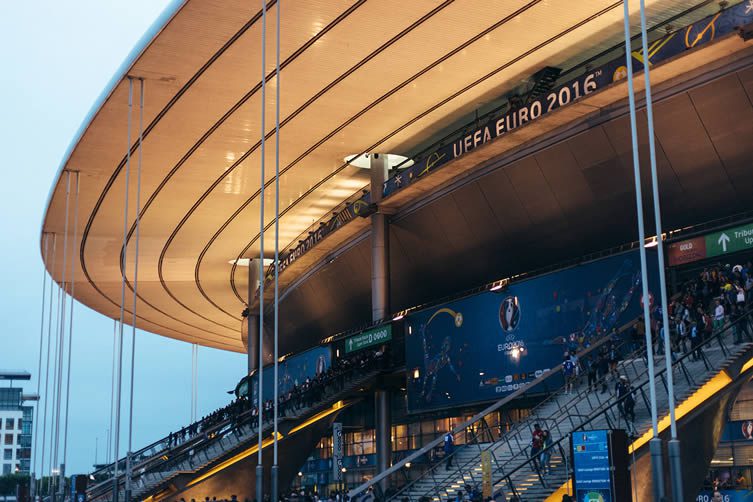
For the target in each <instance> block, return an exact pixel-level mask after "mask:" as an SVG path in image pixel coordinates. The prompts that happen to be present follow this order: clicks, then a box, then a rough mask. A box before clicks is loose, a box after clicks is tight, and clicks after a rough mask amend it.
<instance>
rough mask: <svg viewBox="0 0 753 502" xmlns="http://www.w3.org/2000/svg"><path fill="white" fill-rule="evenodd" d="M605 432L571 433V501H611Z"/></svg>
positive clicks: (607, 444) (607, 443) (607, 446)
mask: <svg viewBox="0 0 753 502" xmlns="http://www.w3.org/2000/svg"><path fill="white" fill-rule="evenodd" d="M607 439H608V438H607V431H604V430H602V431H582V432H574V433H573V434H572V446H573V472H574V478H575V500H578V501H581V500H583V501H598V502H612V500H614V497H613V494H612V478H611V472H612V469H611V468H610V465H609V464H610V462H609V441H608V440H607Z"/></svg>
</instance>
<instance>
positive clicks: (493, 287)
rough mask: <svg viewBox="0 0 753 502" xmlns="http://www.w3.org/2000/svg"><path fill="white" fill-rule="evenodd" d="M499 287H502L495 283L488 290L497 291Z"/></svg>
mask: <svg viewBox="0 0 753 502" xmlns="http://www.w3.org/2000/svg"><path fill="white" fill-rule="evenodd" d="M500 289H502V285H501V284H495V285H494V286H492V287H491V288H490V289H489V291H498V290H500Z"/></svg>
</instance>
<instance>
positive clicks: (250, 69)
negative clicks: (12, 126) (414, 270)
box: [43, 0, 735, 351]
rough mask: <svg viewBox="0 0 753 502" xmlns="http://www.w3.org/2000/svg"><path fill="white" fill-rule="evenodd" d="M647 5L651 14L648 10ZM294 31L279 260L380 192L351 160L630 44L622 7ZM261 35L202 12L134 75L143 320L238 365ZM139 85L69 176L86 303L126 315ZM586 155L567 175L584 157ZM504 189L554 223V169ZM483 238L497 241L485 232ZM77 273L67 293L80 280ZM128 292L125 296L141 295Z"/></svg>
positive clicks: (498, 6) (285, 55)
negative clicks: (537, 75) (312, 228)
mask: <svg viewBox="0 0 753 502" xmlns="http://www.w3.org/2000/svg"><path fill="white" fill-rule="evenodd" d="M633 4H634V9H637V6H638V2H633ZM647 4H648V12H649V16H650V18H651V19H652V22H653V21H657V20H661V19H667V18H669V17H671V16H673V15H675V14H677V13H678V12H681V11H682V10H684V9H686V8H687V7H688V2H687V1H683V0H649V1H648V2H647ZM252 5H253V8H252ZM269 6H270V10H269V12H268V14H267V24H268V26H267V35H268V40H267V49H266V67H265V68H264V73H265V74H266V75H267V99H266V117H267V122H266V124H265V131H266V134H267V135H268V143H267V148H266V155H265V159H264V161H265V165H266V178H265V179H266V181H267V183H271V181H272V175H273V167H274V159H275V156H274V148H273V145H274V137H273V134H274V122H273V117H274V110H275V98H274V96H275V90H276V86H277V84H278V82H277V78H276V76H275V74H274V62H275V57H274V56H275V54H274V47H275V43H276V40H275V30H274V27H275V25H276V5H275V2H274V0H272V1H271V2H270V3H269ZM635 17H637V16H635ZM280 23H281V33H282V38H281V40H280V45H281V61H282V70H281V74H280V93H281V97H280V113H281V119H282V126H281V132H280V152H281V153H280V168H281V170H282V172H283V175H282V178H281V187H280V201H281V209H282V210H283V212H284V216H283V217H282V219H281V239H280V247H281V248H282V247H284V246H285V245H287V244H288V243H289V242H291V241H294V240H295V239H296V238H297V237H298V236H299V234H300V233H301V232H302V231H304V230H305V229H306V228H307V227H308V226H309V225H310V224H311V223H312V222H314V221H316V220H318V219H319V218H320V217H321V216H323V215H324V214H326V213H328V212H329V211H330V210H331V209H332V208H333V207H334V206H336V205H337V204H338V203H339V202H341V201H342V200H344V199H345V198H347V197H348V196H350V195H351V194H353V193H355V192H356V191H358V190H360V189H361V188H362V187H363V186H365V185H366V184H367V183H368V179H367V178H368V176H367V175H366V174H365V173H364V172H362V171H360V170H359V169H357V168H354V167H350V166H345V165H343V162H342V159H343V157H345V156H346V155H348V154H352V153H358V152H364V151H383V152H394V153H405V152H407V151H409V150H410V149H411V148H412V147H414V146H415V145H417V144H419V143H421V142H424V141H426V140H427V139H428V138H431V137H432V136H433V135H434V134H436V132H437V131H439V130H440V129H441V128H442V127H443V124H446V123H448V122H451V121H454V120H457V119H458V118H460V117H462V116H463V115H466V114H468V113H469V112H471V111H472V110H473V109H475V108H476V107H478V106H479V104H482V103H485V102H488V101H489V100H492V99H495V98H497V97H498V96H499V95H501V94H502V93H504V92H505V91H506V90H509V89H511V88H514V87H515V86H517V85H519V83H520V81H521V80H522V79H524V78H526V77H528V76H529V75H531V74H532V73H534V72H535V71H537V70H539V69H540V68H541V67H543V66H546V65H554V66H558V65H563V66H567V65H569V64H572V63H573V62H574V61H576V60H578V59H582V58H583V57H584V54H587V53H597V52H599V51H600V50H601V49H603V48H604V47H608V46H610V45H612V44H615V43H617V42H619V40H620V39H621V37H622V31H621V30H622V4H621V3H620V2H616V1H614V0H582V1H578V2H573V1H564V0H559V1H555V0H486V1H484V2H479V1H477V0H445V1H440V0H417V1H411V2H406V1H405V0H368V1H366V0H357V1H356V0H307V1H305V2H303V1H293V2H283V4H282V18H281V20H280ZM634 24H635V23H634ZM261 31H262V22H261V11H260V10H259V5H258V3H257V2H248V1H246V0H243V1H240V0H189V1H187V2H185V3H184V4H183V5H182V6H181V8H180V9H179V10H178V11H177V12H176V13H175V15H174V16H173V17H172V18H171V19H170V21H169V22H168V23H167V24H166V26H164V28H163V29H162V30H161V31H160V32H159V34H158V35H157V36H156V37H155V38H154V39H153V40H152V41H151V42H150V43H149V45H148V46H147V47H146V48H145V49H144V50H143V51H142V52H141V53H140V55H139V56H138V58H137V59H136V60H135V62H134V63H133V64H132V66H131V67H130V69H129V70H128V72H127V75H128V76H131V77H137V78H143V79H145V86H146V92H145V95H144V101H145V107H144V126H145V129H144V142H143V152H142V154H143V172H142V190H141V207H142V211H141V215H142V216H141V230H140V235H141V237H140V250H139V277H138V279H139V281H138V292H139V305H138V312H139V319H138V323H137V324H138V326H139V327H140V328H143V329H145V330H148V331H151V332H155V333H159V334H162V335H166V336H170V337H173V338H177V339H181V340H185V341H189V342H196V343H199V344H202V345H207V346H212V347H217V348H222V349H227V350H235V351H243V345H242V342H241V339H240V313H241V311H242V310H243V308H244V303H245V301H246V297H247V291H246V289H247V278H246V277H245V269H242V268H237V269H235V270H233V267H231V265H229V264H228V261H229V260H233V259H235V258H236V257H238V256H246V257H252V256H258V254H259V212H260V203H261V200H260V195H259V185H260V166H261V161H262V159H261V158H260V155H261V152H260V150H261V149H260V148H259V142H260V136H261V127H260V115H261V103H262V101H261V90H260V87H261ZM125 77H126V76H125V75H124V76H123V79H122V80H120V81H119V83H117V85H116V86H115V87H114V88H113V89H112V92H111V93H110V95H109V97H108V98H107V99H106V101H105V102H104V104H103V105H102V107H101V108H100V109H99V111H98V112H97V113H96V115H94V117H93V119H92V120H91V122H90V123H89V124H88V125H87V128H86V130H85V133H84V134H83V136H82V137H81V138H80V140H79V141H78V143H77V144H76V145H75V146H74V148H73V149H72V153H71V155H70V157H69V158H68V159H67V160H66V162H65V164H64V166H63V167H64V168H65V169H68V170H73V171H78V172H79V173H80V198H79V224H78V228H76V233H77V236H78V240H77V242H75V243H73V242H72V241H73V239H72V238H69V245H70V247H69V249H68V256H75V257H76V265H75V280H76V297H77V298H78V299H79V300H80V301H81V302H83V303H84V304H86V305H88V306H89V307H91V308H93V309H95V310H96V311H99V312H101V313H103V314H104V315H107V316H109V317H114V318H116V317H118V315H119V309H120V303H121V293H120V288H121V269H120V258H119V257H120V255H121V252H122V240H123V211H124V203H125V200H126V199H125V188H126V187H125V165H126V160H125V159H126V157H125V154H126V147H127V144H128V143H127V138H128V130H127V129H128V126H127V123H128V119H127V117H128V105H127V103H128V87H129V85H128V79H127V78H125ZM138 89H139V85H138V81H136V83H135V92H134V103H135V104H136V106H135V107H134V110H133V121H132V127H131V131H130V134H131V140H132V141H131V142H132V145H135V138H136V137H137V136H138V111H139V110H138V103H139V101H140V95H139V92H138ZM718 134H719V135H723V131H719V132H718ZM730 149H731V150H733V149H734V148H733V147H730ZM597 153H598V152H591V154H592V155H597ZM731 155H735V153H734V152H733V153H731ZM574 157H575V154H573V156H571V157H570V159H569V161H570V162H571V163H575V162H578V161H579V160H578V159H577V158H574ZM131 168H132V172H131V187H130V188H131V190H130V192H129V193H130V198H129V211H128V215H127V218H126V221H127V224H128V227H129V229H130V230H131V236H130V238H129V240H128V245H127V248H126V256H127V263H128V264H129V265H128V266H127V274H126V275H127V277H128V279H129V281H131V280H132V279H133V277H132V275H133V267H132V264H133V259H134V254H135V239H134V236H133V234H132V231H133V228H134V227H133V223H134V221H135V205H136V198H135V172H134V171H133V169H134V168H135V157H134V158H133V159H132V162H131ZM507 176H509V180H510V181H509V182H510V183H515V184H516V186H518V188H519V189H520V190H522V191H523V195H522V196H523V197H527V198H526V201H527V202H526V205H525V207H523V208H520V211H521V215H522V216H523V217H525V218H530V219H532V221H531V222H530V223H536V222H537V221H539V220H542V219H547V218H549V217H551V216H552V215H554V214H556V213H557V211H558V207H557V205H556V204H555V203H554V202H552V201H550V200H536V199H535V198H533V199H532V198H530V193H531V192H532V191H535V190H536V187H537V186H538V184H539V183H540V182H541V179H543V178H544V177H546V176H547V172H546V168H544V167H538V168H537V167H536V166H535V165H533V166H531V165H521V166H519V167H518V168H517V171H513V170H511V171H510V172H509V173H508V174H507ZM584 176H585V178H586V179H585V181H584V183H585V184H581V186H572V187H570V188H569V189H570V190H572V195H571V196H572V197H573V198H574V199H577V198H578V197H579V196H578V192H583V191H584V190H587V187H586V184H588V183H591V184H594V183H595V184H598V183H600V181H599V179H600V178H599V175H598V174H597V173H595V174H594V176H588V175H585V174H584ZM65 180H66V177H65V175H61V176H60V177H59V178H58V179H57V180H56V181H55V185H54V188H53V191H52V197H51V199H50V201H49V206H48V211H47V214H46V217H45V221H44V226H43V232H45V233H47V234H55V235H57V236H58V245H57V248H56V253H55V254H54V255H52V253H51V252H50V253H49V256H48V257H47V259H46V266H47V268H48V270H49V271H50V272H51V273H53V275H54V278H55V280H56V281H61V280H62V265H63V249H62V248H63V246H62V234H63V231H64V227H65V221H64V220H65V218H64V215H65V200H66V196H65ZM525 194H529V196H526V195H525ZM273 196H274V193H273V190H272V189H271V188H270V189H269V190H267V192H266V199H265V202H264V203H265V216H266V221H265V223H266V224H269V222H270V221H271V218H272V214H273V207H274V206H273V203H274V198H273ZM562 196H563V197H567V194H563V195H562ZM457 197H458V198H459V197H461V195H458V196H457ZM445 216H448V215H444V216H442V217H445ZM498 220H499V222H500V226H502V227H504V228H503V229H502V231H503V232H515V231H516V226H515V225H520V224H522V220H521V221H516V222H514V223H510V222H507V221H504V219H499V218H498ZM542 221H543V220H542ZM527 224H528V223H527ZM72 227H73V226H72V224H71V225H70V228H69V235H70V236H72V235H73V232H74V229H73V228H72ZM472 231H473V232H475V233H476V234H483V233H484V232H485V229H484V228H476V229H473V230H472ZM462 235H464V234H462V232H459V233H456V234H453V235H452V236H451V240H452V241H453V242H454V241H455V240H457V239H459V241H458V242H456V243H455V246H456V247H457V249H455V248H453V249H452V250H448V253H449V252H453V253H456V252H458V251H459V250H461V249H462V245H463V244H462V241H463V237H462ZM407 238H408V237H407V236H406V237H405V239H407ZM272 239H273V233H272V230H271V229H270V230H268V231H267V232H265V240H266V242H265V248H266V251H265V252H266V253H267V254H269V253H270V252H271V251H272V243H273V240H272ZM43 247H44V246H43ZM43 253H44V251H43ZM352 266H353V269H357V268H358V265H357V264H356V263H353V264H352ZM67 275H68V280H70V269H69V271H68V273H67ZM341 286H342V287H343V288H347V287H348V286H347V285H346V284H343V285H341ZM129 288H130V283H129ZM131 294H132V293H131V292H130V289H129V290H128V295H127V297H128V298H130V295H131ZM328 301H338V299H337V298H336V297H335V296H333V297H332V298H331V299H329V300H328ZM311 307H312V308H314V307H315V306H314V305H311ZM126 310H127V311H130V300H129V301H128V302H127V303H126ZM289 315H291V316H294V315H295V312H289ZM126 317H127V319H130V318H129V316H126Z"/></svg>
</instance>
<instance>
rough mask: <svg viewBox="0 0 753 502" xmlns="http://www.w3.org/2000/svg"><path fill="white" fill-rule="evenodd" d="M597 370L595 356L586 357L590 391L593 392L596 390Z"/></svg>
mask: <svg viewBox="0 0 753 502" xmlns="http://www.w3.org/2000/svg"><path fill="white" fill-rule="evenodd" d="M596 370H597V362H596V360H595V359H594V357H593V356H592V357H589V358H588V359H586V372H587V375H588V391H589V392H593V391H595V390H596Z"/></svg>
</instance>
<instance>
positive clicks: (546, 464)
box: [540, 429, 552, 474]
mask: <svg viewBox="0 0 753 502" xmlns="http://www.w3.org/2000/svg"><path fill="white" fill-rule="evenodd" d="M550 446H552V434H551V432H549V429H544V434H543V444H542V445H541V447H542V450H541V456H540V458H541V471H542V474H549V473H550V472H551V471H552V469H551V459H552V450H551V448H550Z"/></svg>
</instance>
